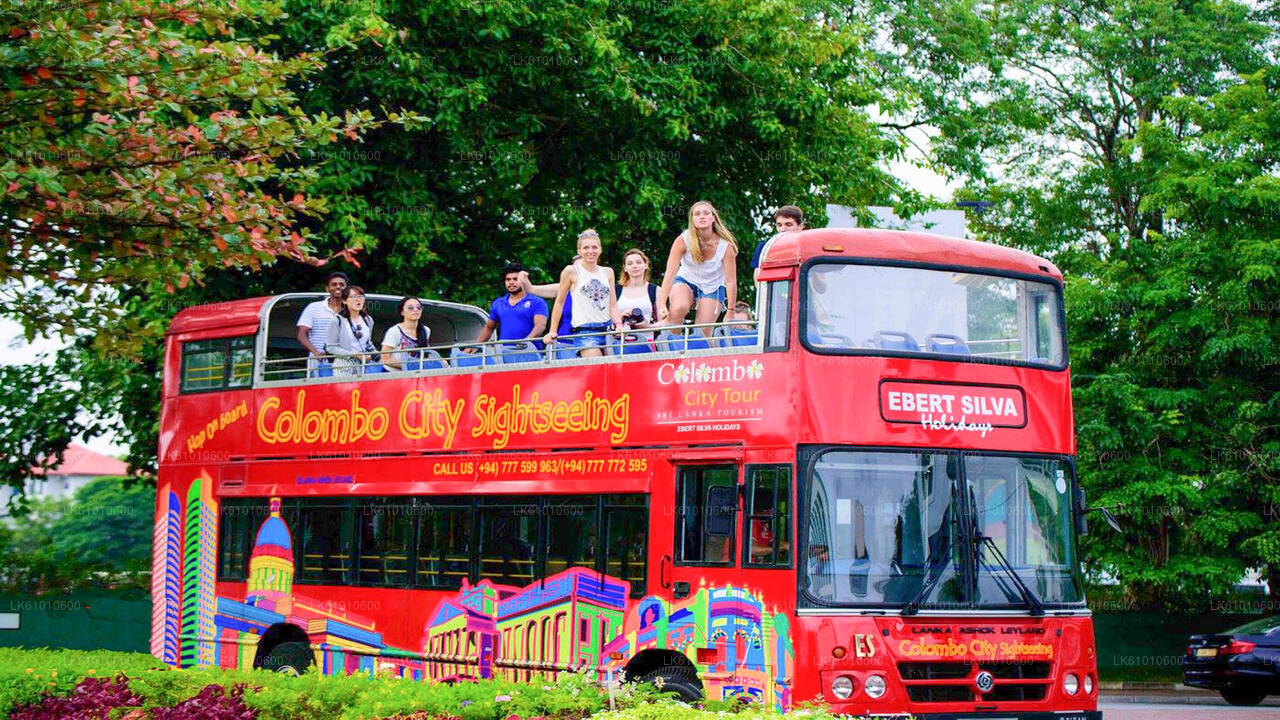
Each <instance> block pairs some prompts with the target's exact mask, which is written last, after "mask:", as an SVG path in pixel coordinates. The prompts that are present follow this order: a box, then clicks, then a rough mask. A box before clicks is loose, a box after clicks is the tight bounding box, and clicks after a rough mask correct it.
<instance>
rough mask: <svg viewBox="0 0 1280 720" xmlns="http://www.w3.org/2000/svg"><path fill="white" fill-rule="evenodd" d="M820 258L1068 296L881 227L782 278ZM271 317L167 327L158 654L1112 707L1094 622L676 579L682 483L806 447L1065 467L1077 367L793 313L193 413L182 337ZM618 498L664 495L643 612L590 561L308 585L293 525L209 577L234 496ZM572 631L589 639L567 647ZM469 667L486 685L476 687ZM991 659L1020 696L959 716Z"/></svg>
mask: <svg viewBox="0 0 1280 720" xmlns="http://www.w3.org/2000/svg"><path fill="white" fill-rule="evenodd" d="M815 257H846V258H872V259H874V258H882V259H885V260H892V261H895V262H899V263H901V262H920V263H928V264H933V265H952V266H959V267H971V268H975V269H979V270H985V271H989V272H1011V273H1019V274H1022V275H1037V276H1041V277H1043V278H1045V279H1046V280H1048V281H1051V282H1060V279H1061V275H1060V273H1059V272H1058V270H1057V269H1056V268H1054V267H1053V266H1052V265H1050V264H1049V263H1047V262H1046V261H1044V260H1042V259H1040V258H1036V257H1035V256H1032V255H1029V254H1027V253H1024V252H1021V251H1017V250H1013V249H1010V248H1004V247H999V246H993V245H988V244H985V243H978V242H971V241H962V240H954V239H949V238H939V237H935V236H930V235H925V234H919V233H898V232H890V231H878V230H864V231H848V230H815V231H807V232H803V233H793V234H789V235H784V236H781V237H779V238H777V239H776V240H774V241H773V243H772V244H771V245H770V248H769V251H768V253H767V254H766V256H765V257H764V259H763V261H762V264H761V268H762V272H761V278H762V280H768V279H770V278H774V279H781V278H787V277H790V278H793V279H794V278H795V277H796V275H795V273H796V268H797V266H799V265H801V264H803V263H804V262H805V261H807V260H809V259H811V258H815ZM268 300H269V298H254V299H249V300H244V301H239V302H232V303H221V304H218V305H214V306H205V307H200V308H191V309H188V310H184V311H182V312H181V313H179V314H178V316H177V317H176V318H175V320H174V322H173V324H172V326H171V328H170V334H169V338H168V346H167V348H166V367H165V376H164V379H165V383H164V386H165V390H164V400H163V406H162V416H161V417H162V421H161V433H160V448H159V453H160V468H161V469H160V476H159V492H158V496H157V512H156V544H155V548H156V549H155V558H154V567H155V573H154V579H153V597H154V598H156V602H155V605H154V607H155V610H154V612H155V615H154V617H153V633H152V652H153V654H155V655H156V656H157V657H159V658H161V659H163V660H165V661H167V662H171V663H173V664H175V665H180V666H199V665H204V664H222V665H229V666H235V665H239V666H249V665H252V664H253V661H254V647H255V645H256V644H257V643H258V642H259V638H261V637H262V636H263V634H264V633H265V632H266V630H267V629H268V628H270V627H271V626H273V625H276V624H282V623H286V622H288V623H292V624H297V625H300V626H303V630H304V631H305V632H306V633H307V634H308V636H309V637H310V639H311V642H312V645H313V647H316V648H318V650H317V658H318V661H319V664H320V666H321V670H322V671H324V672H331V673H332V672H373V671H375V670H386V671H390V672H394V673H398V674H403V675H405V676H409V677H414V678H436V679H449V678H454V677H484V676H489V675H492V674H495V673H505V674H507V675H509V676H511V677H516V678H520V679H531V678H533V677H534V676H536V675H539V674H541V675H551V674H554V673H555V672H559V671H563V670H566V669H573V668H575V667H588V668H592V669H599V670H601V671H602V672H603V673H605V674H607V673H610V672H621V670H622V669H623V668H624V667H625V666H626V664H627V662H628V661H629V660H630V659H631V658H633V657H635V656H636V654H637V653H639V652H641V651H645V650H649V649H664V650H668V651H674V652H678V653H681V654H683V655H685V656H686V657H688V658H689V660H690V661H691V662H692V663H694V664H695V665H696V666H697V668H698V671H699V673H700V676H701V678H702V682H703V685H704V688H705V689H706V690H707V691H708V694H709V695H710V696H712V697H720V696H724V697H729V696H734V695H746V696H749V697H752V698H755V699H758V700H761V701H764V702H767V703H770V704H772V705H775V706H777V707H780V708H784V709H785V708H789V707H790V706H791V705H792V704H793V703H794V702H798V701H807V700H813V699H815V698H816V699H823V700H825V701H826V702H828V703H829V704H830V705H831V706H832V708H833V710H836V711H838V712H849V713H872V712H874V713H907V712H911V713H915V714H917V715H925V716H928V715H929V714H932V713H940V714H945V715H946V716H947V717H953V716H955V714H956V713H979V712H987V713H999V716H1000V717H1024V716H1025V717H1035V716H1036V714H1037V713H1049V712H1050V711H1051V710H1052V711H1058V712H1062V711H1079V712H1080V713H1082V714H1081V715H1079V717H1081V718H1085V717H1088V718H1097V717H1100V716H1099V715H1098V714H1097V713H1096V711H1095V708H1096V702H1097V696H1096V690H1095V691H1094V692H1093V693H1085V692H1080V693H1077V694H1076V695H1075V696H1068V695H1066V694H1065V693H1064V692H1063V690H1062V678H1063V677H1065V675H1066V673H1068V672H1071V673H1074V674H1076V675H1077V677H1079V678H1084V677H1085V676H1090V677H1092V678H1093V679H1094V680H1095V683H1094V685H1095V687H1096V658H1095V648H1094V644H1093V628H1092V623H1091V620H1090V619H1089V617H1088V613H1087V611H1085V610H1083V609H1081V611H1080V612H1079V613H1077V614H1075V615H1074V616H1056V617H1055V616H1050V617H1040V618H1035V617H1028V616H1027V615H1026V614H1025V613H1015V612H1011V613H1006V614H1003V615H1001V614H999V613H985V614H977V615H971V616H965V615H964V614H963V613H955V614H954V616H947V617H932V616H931V617H920V616H914V617H902V616H899V615H896V614H880V613H872V614H868V613H859V612H841V613H830V614H819V613H817V612H815V611H812V610H805V611H797V608H796V604H797V592H798V591H797V588H798V578H797V570H796V567H795V561H794V560H793V561H792V563H791V566H790V567H785V568H756V567H749V566H744V564H743V562H742V560H741V558H739V559H738V560H737V561H734V563H733V566H732V567H689V566H675V565H674V564H673V563H672V562H671V560H670V558H671V557H672V554H673V552H674V538H675V518H674V512H673V508H674V506H675V493H676V476H677V472H678V470H679V468H681V467H687V466H690V465H699V464H729V465H733V466H734V467H736V468H737V469H738V470H737V471H738V474H739V482H741V481H742V468H743V467H744V466H749V465H757V464H783V465H788V466H791V467H794V466H795V459H796V451H797V448H798V447H799V446H802V445H807V444H823V445H826V444H832V445H850V446H862V447H918V448H962V449H974V450H991V451H1017V452H1027V453H1043V454H1053V455H1062V456H1072V455H1074V453H1075V439H1074V433H1073V430H1072V408H1071V392H1070V377H1069V373H1068V372H1067V371H1066V370H1065V369H1064V370H1049V369H1045V368H1037V367H1030V366H1017V365H996V364H982V363H973V362H952V361H947V360H943V359H932V358H922V357H880V356H866V355H863V356H853V355H817V354H813V353H810V352H808V351H807V350H805V349H804V348H803V347H801V344H800V341H799V338H798V337H797V333H796V330H795V327H796V325H797V321H798V309H797V307H796V306H797V303H795V302H794V298H793V302H792V307H791V333H790V345H789V348H788V349H787V350H786V351H781V352H757V351H755V350H751V349H745V350H744V351H743V352H740V353H734V354H718V355H689V356H687V357H682V358H670V357H667V358H655V359H644V360H640V361H632V360H630V359H628V362H623V363H615V362H608V361H603V362H600V363H599V364H575V365H572V366H554V365H553V366H551V367H540V368H532V369H524V370H499V371H493V370H486V371H483V372H474V373H471V374H442V375H435V376H412V377H410V376H405V377H393V376H388V375H383V376H380V377H366V378H364V379H360V380H351V381H346V382H343V381H333V380H322V381H318V382H317V381H312V382H310V383H307V384H297V385H292V386H285V387H257V388H254V389H243V390H233V391H221V392H207V393H188V394H180V393H179V392H178V387H179V380H180V378H179V375H180V372H181V343H183V342H186V341H190V340H196V339H211V338H224V337H233V336H242V335H249V334H253V333H255V332H257V331H258V328H259V326H260V325H261V323H262V317H261V315H262V312H263V309H264V308H265V307H267V303H268ZM940 403H941V404H940ZM946 403H950V404H951V406H950V408H951V409H957V410H958V409H959V408H961V407H963V408H965V409H967V410H968V411H969V412H968V413H967V414H965V417H964V420H963V421H960V420H961V418H960V417H955V416H958V415H961V414H964V413H960V412H954V413H950V414H949V416H948V417H947V418H944V419H945V420H946V422H936V421H934V420H936V418H931V419H929V420H924V419H922V418H921V415H922V412H921V411H922V410H928V411H938V410H945V409H947V407H948V406H947V405H946ZM937 414H938V413H937V412H933V415H937ZM801 472H803V469H802V468H801V469H797V472H796V474H795V475H794V476H793V477H794V478H795V479H796V480H798V479H799V476H800V473H801ZM797 484H798V483H797V482H796V481H794V480H793V482H792V485H791V487H792V493H793V497H792V498H790V501H791V502H790V503H789V507H794V505H795V502H796V501H797V498H796V497H794V493H795V492H796V489H795V488H796V485H797ZM598 493H635V494H643V495H645V496H647V497H648V499H649V505H648V508H649V510H648V512H649V528H648V541H647V542H648V548H647V565H646V566H645V570H644V580H645V596H644V597H643V598H635V597H631V596H630V595H631V593H630V592H629V589H630V587H629V584H628V583H626V582H625V581H622V580H618V579H616V578H609V577H606V576H600V575H597V574H596V573H595V572H594V571H592V570H589V569H585V568H573V569H570V570H566V571H564V572H561V573H557V574H556V575H554V576H551V577H547V578H545V579H543V580H539V581H537V582H535V584H534V585H531V586H526V587H506V586H494V585H492V584H490V583H489V582H488V581H487V580H484V581H481V582H480V583H478V584H476V585H470V584H464V586H463V589H462V590H457V591H442V590H427V589H393V588H382V587H360V586H345V585H344V586H336V585H305V586H304V585H300V584H299V585H293V584H292V572H293V569H292V560H291V557H292V556H290V555H289V552H290V551H289V547H290V544H291V543H292V542H293V541H294V540H293V538H292V537H290V533H292V532H293V529H292V528H288V527H287V526H286V525H285V524H284V523H283V522H282V521H280V518H279V516H278V515H273V516H272V519H269V520H267V521H265V522H263V524H262V526H261V529H260V530H258V531H257V533H258V534H257V536H256V540H255V545H254V551H253V559H252V560H250V565H249V568H250V575H251V577H250V579H249V580H248V581H245V582H239V581H237V582H225V581H220V580H219V579H218V578H217V576H216V575H217V573H216V568H215V557H216V550H217V543H218V528H217V519H218V507H219V503H220V501H221V500H222V499H224V498H261V499H262V500H263V503H264V505H265V504H266V503H267V502H268V499H270V498H276V499H281V501H285V502H287V501H288V499H289V498H298V497H322V496H337V497H362V496H432V495H453V496H477V495H534V496H540V495H553V494H573V495H593V494H598ZM736 518H737V528H736V533H735V535H734V537H735V538H745V537H747V536H748V535H749V533H746V532H745V530H746V529H747V528H746V526H745V524H746V523H748V522H750V520H744V518H743V512H742V511H741V510H740V511H739V512H738V513H737V515H736ZM789 522H791V523H793V524H794V513H793V515H792V519H791V520H790V521H789ZM795 530H798V528H794V529H793V530H792V534H791V535H790V537H791V538H796V537H797V536H798V535H797V534H796V533H795ZM739 547H740V546H739ZM255 572H256V573H257V574H256V575H254V573H255ZM680 583H688V584H689V588H690V594H689V596H688V597H677V596H676V595H675V594H674V593H673V590H672V587H673V586H675V585H679V584H680ZM588 610H589V618H590V622H592V623H595V622H600V623H602V625H601V626H600V627H601V631H600V632H599V633H598V634H597V633H594V632H593V634H592V635H593V638H594V637H596V636H597V635H598V638H599V639H598V641H597V640H595V639H585V638H586V636H585V635H579V634H578V632H577V628H578V623H579V622H586V621H587V620H588V614H587V613H588ZM513 618H514V619H513ZM526 619H527V623H526V625H527V626H528V627H529V628H530V629H528V630H526V631H524V632H526V633H527V635H525V636H523V637H526V641H527V642H528V643H533V641H532V640H530V639H529V638H532V637H534V635H533V633H534V630H533V629H532V628H533V627H534V624H535V622H536V623H542V624H541V625H540V626H539V627H540V628H541V629H540V630H539V631H538V632H539V633H540V634H538V635H537V637H538V638H539V641H538V642H540V643H543V645H542V646H541V647H542V650H541V651H540V652H541V654H539V652H535V651H534V650H528V651H527V652H525V653H524V655H520V654H519V653H517V654H516V655H512V654H511V652H512V651H511V649H510V648H509V647H507V646H506V645H504V643H507V644H509V643H510V642H511V641H510V640H509V639H508V640H504V639H503V638H506V637H508V636H507V635H504V634H503V633H506V632H508V631H510V630H511V628H512V627H515V626H514V625H513V623H517V622H521V623H524V622H526ZM560 623H568V624H567V625H563V627H564V628H567V629H564V630H563V632H562V630H561V629H560V628H561V625H560ZM521 627H523V626H521ZM583 627H584V628H585V627H586V626H585V625H584V626H583ZM592 627H593V628H594V627H595V626H594V625H593V626H592ZM511 637H514V636H511ZM476 638H479V640H476ZM553 645H554V647H555V650H554V653H553V652H552V650H551V649H549V648H551V647H552V646H553ZM561 648H565V649H566V650H565V652H568V653H569V654H568V655H565V656H562V655H561ZM552 654H554V658H552ZM456 658H464V659H465V662H460V661H456V660H455V659H456ZM538 662H543V663H544V665H538V664H537V663H538ZM521 663H525V664H524V665H521ZM545 663H549V664H545ZM912 663H917V664H918V663H931V664H932V665H930V667H931V668H934V666H936V668H935V669H931V670H930V671H929V673H933V672H935V670H936V672H940V673H942V674H944V675H948V674H949V676H948V677H943V678H938V677H926V678H923V679H910V678H909V677H907V676H906V675H904V674H903V673H908V674H909V673H910V672H911V670H910V667H914V666H912V665H911V664H912ZM948 663H949V664H950V665H947V664H948ZM1035 663H1046V665H1045V666H1044V673H1042V675H1043V676H1040V675H1037V676H1035V677H1021V676H1019V677H1013V676H1002V675H1001V674H1000V673H1001V672H1005V670H1006V669H1007V668H1008V667H1010V666H1018V667H1022V666H1030V665H1034V664H1035ZM464 665H465V666H466V667H468V668H471V669H470V670H466V671H463V670H461V669H459V668H461V667H463V666H464ZM553 666H554V667H553ZM988 666H993V667H994V668H995V681H994V682H995V689H994V690H992V692H993V693H995V695H993V697H1000V698H1001V699H1000V700H998V701H993V702H983V701H982V700H981V699H978V700H974V699H973V698H977V697H979V696H977V695H972V694H971V693H970V695H971V697H970V698H968V699H966V700H963V701H948V700H946V698H947V697H952V696H951V695H948V693H950V692H953V691H952V690H949V689H948V686H950V687H954V688H961V687H963V688H972V687H973V683H974V678H975V675H976V674H977V673H978V672H980V671H981V670H983V669H984V668H986V667H988ZM961 670H964V672H963V673H961ZM872 674H879V675H882V676H883V677H884V678H885V679H886V680H887V691H886V694H885V696H884V697H881V698H878V699H874V700H873V699H870V698H869V697H868V696H867V695H866V694H864V693H862V692H861V688H862V687H863V683H864V681H865V679H866V677H868V676H869V675H872ZM840 675H847V676H850V677H851V678H853V679H854V681H855V687H856V688H857V690H856V691H855V692H854V694H853V696H852V697H851V698H850V699H849V700H848V701H845V702H840V701H838V700H837V699H836V698H835V697H834V696H833V695H832V694H831V681H832V680H833V679H834V678H835V677H837V676H840ZM1005 675H1008V673H1007V672H1005ZM913 685H915V686H921V687H923V686H925V685H927V686H929V690H928V692H929V693H936V698H937V699H935V700H933V701H929V702H913V701H911V700H910V699H909V698H908V696H907V689H908V688H909V687H910V686H913ZM1028 688H1030V689H1028ZM954 692H960V691H958V690H957V691H954ZM964 692H965V693H968V691H967V690H966V691H964ZM961 694H964V693H961ZM1029 698H1035V699H1029Z"/></svg>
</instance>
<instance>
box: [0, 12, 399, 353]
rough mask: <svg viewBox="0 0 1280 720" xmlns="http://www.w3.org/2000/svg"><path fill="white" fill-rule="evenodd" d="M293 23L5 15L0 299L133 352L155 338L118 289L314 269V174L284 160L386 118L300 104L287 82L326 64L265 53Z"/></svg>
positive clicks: (54, 325)
mask: <svg viewBox="0 0 1280 720" xmlns="http://www.w3.org/2000/svg"><path fill="white" fill-rule="evenodd" d="M280 14H281V11H280V8H279V6H278V4H277V3H272V2H251V3H239V4H221V3H202V2H194V1H192V0H179V1H178V2H156V1H153V0H144V1H142V2H134V1H132V0H129V1H126V0H107V1H105V2H94V3H68V2H56V1H54V0H35V1H33V2H27V3H21V4H18V5H14V4H7V5H6V6H5V8H4V9H2V10H0V27H3V29H4V35H5V37H4V42H2V43H0V86H2V87H3V88H4V89H5V92H4V93H3V94H0V158H3V160H0V237H2V238H3V239H4V243H5V245H6V246H7V248H8V252H7V253H6V254H5V256H4V258H3V259H2V260H0V301H2V302H3V304H4V305H5V307H6V313H7V314H8V315H9V316H10V317H12V318H13V319H15V320H17V321H19V322H21V323H22V324H23V326H24V328H25V329H26V332H27V337H28V339H30V338H31V337H34V336H35V335H36V334H40V333H45V332H55V333H61V334H64V335H71V334H73V333H80V334H83V333H85V332H86V331H88V332H96V333H97V341H98V344H99V345H100V347H102V348H103V349H108V348H111V347H113V345H114V344H115V343H117V342H118V343H121V344H122V349H123V350H126V351H128V350H131V349H134V348H136V343H138V342H140V341H142V340H147V339H152V338H154V337H155V336H154V335H153V334H150V335H149V334H147V333H141V334H139V333H137V332H136V331H137V328H135V327H133V326H132V324H131V323H129V322H127V318H126V316H125V313H124V309H123V307H122V306H121V305H120V304H119V300H120V298H121V294H120V293H119V290H120V289H121V288H135V289H139V290H146V291H148V292H164V291H165V290H166V289H167V290H169V291H170V292H172V291H173V290H174V289H175V288H179V287H186V286H187V285H188V283H190V282H192V281H196V282H199V281H200V279H201V277H202V276H203V274H204V273H205V272H207V271H208V270H209V269H211V268H223V267H229V266H250V267H255V268H256V267H259V266H260V265H261V264H262V263H265V262H270V261H273V260H274V259H275V258H276V257H278V256H284V257H290V258H295V259H298V260H303V261H314V262H319V261H317V260H315V259H314V258H313V257H312V256H311V254H310V246H309V245H308V237H307V234H306V233H305V232H300V231H299V230H298V229H297V227H296V220H297V218H299V217H302V216H314V215H316V214H318V213H320V212H323V211H324V210H325V208H326V203H325V199H324V197H323V196H317V195H315V194H312V193H310V191H309V186H310V184H311V182H312V181H313V180H314V178H315V174H314V173H313V172H312V170H311V168H309V167H306V166H286V164H285V162H284V161H286V160H288V159H289V158H290V157H294V156H296V155H297V154H298V153H300V152H302V151H304V150H307V149H309V148H312V147H315V146H320V145H331V144H333V143H335V142H336V141H337V140H338V139H339V138H342V137H345V138H349V139H352V140H355V139H358V137H359V134H360V133H362V132H363V131H364V130H366V129H368V128H369V127H372V126H374V125H375V124H376V123H374V122H373V120H372V116H371V115H370V114H369V112H368V111H363V110H356V109H352V108H344V109H343V111H340V112H337V113H334V114H332V115H330V114H314V115H307V114H305V113H302V112H299V111H298V110H297V109H296V108H295V107H294V104H295V97H294V94H293V92H292V91H291V90H290V89H289V84H290V83H291V82H294V81H296V79H297V78H299V77H300V76H302V75H304V74H305V73H307V72H310V71H313V70H315V69H316V68H318V67H319V66H321V65H322V64H323V56H317V55H316V54H315V52H314V49H313V50H312V52H310V53H298V54H296V55H293V56H290V57H280V56H277V55H274V54H271V53H268V52H266V51H264V50H262V49H260V48H261V45H262V44H263V42H264V41H265V38H263V37H261V35H260V33H261V32H262V27H263V24H264V23H269V22H271V21H273V20H275V19H278V18H279V17H280ZM89 303H92V304H93V312H89V313H86V312H84V311H83V308H84V306H85V305H86V304H89ZM122 319H123V320H126V321H124V322H122Z"/></svg>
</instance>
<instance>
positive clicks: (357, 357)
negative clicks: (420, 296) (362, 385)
mask: <svg viewBox="0 0 1280 720" xmlns="http://www.w3.org/2000/svg"><path fill="white" fill-rule="evenodd" d="M364 302H365V301H364V289H363V288H361V287H360V286H359V285H351V286H349V287H347V288H346V289H345V290H343V291H342V309H341V310H339V311H338V320H337V322H332V323H329V330H328V337H327V338H326V341H325V345H324V351H325V354H327V355H333V356H335V357H334V362H333V374H334V375H347V376H350V375H361V374H363V372H364V368H365V365H366V364H367V363H369V362H372V361H373V359H372V353H375V352H377V350H376V349H375V348H374V346H373V318H372V317H370V316H369V312H368V311H367V310H365V309H364Z"/></svg>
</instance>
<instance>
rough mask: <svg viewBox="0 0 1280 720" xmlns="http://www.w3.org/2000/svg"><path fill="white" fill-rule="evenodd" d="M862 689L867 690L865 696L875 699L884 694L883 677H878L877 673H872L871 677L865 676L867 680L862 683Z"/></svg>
mask: <svg viewBox="0 0 1280 720" xmlns="http://www.w3.org/2000/svg"><path fill="white" fill-rule="evenodd" d="M862 689H863V690H866V691H867V697H869V698H871V699H872V700H875V699H876V698H878V697H880V696H882V695H884V691H885V684H884V678H883V677H880V676H879V675H872V676H871V677H869V678H867V681H866V682H865V683H863V685H862Z"/></svg>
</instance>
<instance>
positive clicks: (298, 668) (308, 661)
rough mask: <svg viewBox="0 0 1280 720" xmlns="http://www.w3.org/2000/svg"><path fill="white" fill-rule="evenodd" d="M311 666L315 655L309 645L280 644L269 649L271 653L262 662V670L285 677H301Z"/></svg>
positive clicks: (298, 643) (299, 643)
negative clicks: (284, 675) (282, 674)
mask: <svg viewBox="0 0 1280 720" xmlns="http://www.w3.org/2000/svg"><path fill="white" fill-rule="evenodd" d="M313 664H315V655H314V654H313V653H312V652H311V645H310V644H308V643H304V642H282V643H280V644H279V645H276V646H275V647H273V648H271V652H270V653H268V654H267V657H266V659H264V660H263V661H262V668H263V669H264V670H271V671H273V672H278V673H285V674H287V675H301V674H303V673H305V672H306V671H307V668H310V667H311V666H312V665H313Z"/></svg>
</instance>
